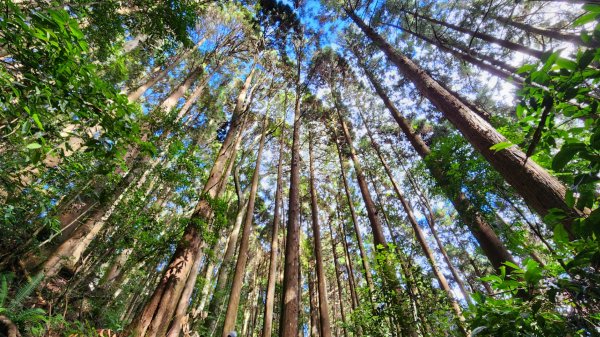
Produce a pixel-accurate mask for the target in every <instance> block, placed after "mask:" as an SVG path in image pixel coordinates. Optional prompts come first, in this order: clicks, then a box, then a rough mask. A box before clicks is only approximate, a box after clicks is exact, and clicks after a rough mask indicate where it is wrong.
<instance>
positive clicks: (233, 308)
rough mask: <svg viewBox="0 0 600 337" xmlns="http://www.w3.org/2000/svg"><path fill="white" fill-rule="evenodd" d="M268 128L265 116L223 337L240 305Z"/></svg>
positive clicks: (231, 329)
mask: <svg viewBox="0 0 600 337" xmlns="http://www.w3.org/2000/svg"><path fill="white" fill-rule="evenodd" d="M268 126H269V122H268V116H266V115H265V117H264V122H263V127H262V135H261V137H260V145H259V146H258V153H257V155H256V167H255V168H254V174H253V175H252V187H250V197H249V198H248V206H247V207H246V216H245V219H244V227H242V237H241V241H240V249H239V251H238V258H237V262H236V265H235V273H234V276H233V283H232V285H231V292H230V294H229V303H228V304H227V312H226V314H225V323H224V324H223V333H222V335H223V337H227V336H228V334H229V332H230V331H233V330H235V329H234V328H235V321H236V318H237V312H238V307H239V304H240V295H241V293H242V285H243V282H244V273H245V271H246V262H247V261H248V248H249V244H250V234H251V232H252V224H253V223H254V204H255V201H256V192H257V191H258V182H259V180H260V164H261V160H262V154H263V148H264V145H265V137H266V133H267V129H268Z"/></svg>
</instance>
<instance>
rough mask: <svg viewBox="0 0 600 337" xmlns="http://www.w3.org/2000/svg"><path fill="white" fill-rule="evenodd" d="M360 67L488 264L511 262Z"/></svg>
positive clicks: (468, 203)
mask: <svg viewBox="0 0 600 337" xmlns="http://www.w3.org/2000/svg"><path fill="white" fill-rule="evenodd" d="M363 70H364V71H365V74H366V75H367V77H368V78H369V80H370V82H371V84H372V85H373V87H374V88H375V91H376V92H377V94H378V95H379V96H380V97H381V99H382V100H383V102H384V104H385V106H386V107H387V108H388V110H389V111H390V113H391V114H392V117H394V119H395V120H396V122H397V123H398V125H399V126H400V129H401V130H402V131H403V132H404V134H405V135H406V137H407V138H408V140H409V141H410V143H411V144H412V146H413V147H414V148H415V150H416V151H417V153H418V154H419V155H420V156H421V158H423V159H424V160H425V164H426V165H427V167H428V168H429V171H430V172H431V175H432V176H433V178H434V179H435V180H436V182H437V183H438V184H439V186H440V187H441V188H442V189H443V190H444V192H445V194H446V196H447V197H448V198H449V199H450V201H452V203H453V205H454V208H455V209H456V211H457V212H458V214H459V215H460V217H461V219H462V220H463V221H464V222H465V224H466V225H467V226H468V227H469V229H470V230H471V233H473V236H474V237H475V238H476V239H477V242H479V245H480V246H481V248H482V250H483V252H484V253H485V255H486V256H487V257H488V259H489V260H490V262H491V263H492V265H493V266H494V267H495V268H496V269H498V268H500V267H501V266H502V265H503V263H504V262H505V261H510V262H513V263H514V259H513V258H512V255H511V254H510V253H509V252H508V249H506V247H505V246H504V244H503V243H502V241H500V238H498V236H497V235H496V233H495V232H494V230H493V228H492V227H491V226H490V225H489V224H488V223H487V222H486V221H485V219H484V217H483V215H481V214H480V213H479V212H478V211H477V209H476V208H475V206H473V205H472V204H471V203H470V202H469V200H468V199H467V197H466V196H465V195H464V193H462V192H461V191H456V190H455V189H454V188H453V187H452V184H451V181H450V178H449V177H447V176H446V174H445V173H444V171H443V170H442V169H440V168H439V166H438V163H436V162H433V161H431V160H428V159H427V157H428V156H429V154H430V153H431V150H430V149H429V146H427V144H425V142H424V141H423V139H422V138H421V137H420V136H419V135H418V134H416V133H415V131H414V130H413V129H412V127H411V125H410V123H409V122H408V120H407V119H406V118H405V117H404V116H402V114H401V113H400V111H399V110H398V109H397V108H396V106H395V105H394V104H393V103H392V101H391V100H390V98H389V97H388V96H387V94H386V93H385V91H384V90H383V88H382V87H381V85H380V84H379V83H378V82H377V81H376V80H375V78H374V76H373V74H372V73H371V72H370V71H369V70H368V69H367V68H366V67H364V65H363Z"/></svg>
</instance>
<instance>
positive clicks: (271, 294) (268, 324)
mask: <svg viewBox="0 0 600 337" xmlns="http://www.w3.org/2000/svg"><path fill="white" fill-rule="evenodd" d="M284 139H285V128H284V127H283V126H282V129H281V135H280V137H279V159H278V163H277V187H276V189H275V199H274V200H275V207H274V210H273V222H272V225H271V226H272V227H271V252H270V254H269V276H268V280H267V294H266V299H265V308H264V315H263V327H262V337H271V334H272V331H273V304H274V303H275V282H276V277H277V263H278V259H277V256H278V250H279V221H280V219H281V210H280V204H281V203H282V202H283V200H282V199H283V143H284Z"/></svg>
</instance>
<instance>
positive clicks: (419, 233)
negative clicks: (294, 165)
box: [361, 113, 469, 336]
mask: <svg viewBox="0 0 600 337" xmlns="http://www.w3.org/2000/svg"><path fill="white" fill-rule="evenodd" d="M361 118H362V120H363V124H364V125H365V127H366V129H367V135H368V136H369V140H370V141H371V146H372V147H373V149H374V150H375V153H376V154H377V157H378V158H379V161H380V162H381V165H382V166H383V168H384V170H385V173H386V174H387V176H388V179H389V180H390V182H391V183H392V187H393V189H394V192H395V193H396V197H397V198H398V200H399V201H400V204H402V208H403V209H404V212H405V213H406V217H407V218H408V222H409V223H410V225H411V227H412V229H413V231H414V233H415V236H416V237H417V241H418V242H419V245H420V246H421V249H423V253H425V257H426V258H427V260H428V261H429V264H430V265H431V269H432V271H433V274H434V275H435V277H436V278H437V280H438V283H439V285H440V288H442V290H444V292H446V296H448V299H449V300H450V304H451V306H452V309H453V310H454V313H455V314H456V318H457V319H458V326H459V328H460V330H461V333H462V334H463V335H465V336H466V335H469V333H468V332H467V331H466V329H465V327H464V321H465V318H464V316H463V314H462V310H461V309H460V306H459V305H458V302H457V301H456V299H455V298H454V295H453V294H452V289H450V285H449V284H448V280H446V277H445V276H444V274H443V273H442V271H441V270H440V268H439V266H438V264H437V261H436V259H435V256H434V255H433V252H432V251H431V248H430V247H429V244H428V243H427V239H426V238H425V233H423V230H422V229H421V226H419V224H418V222H417V218H416V217H415V215H414V211H413V209H412V206H411V205H410V204H409V203H408V200H406V198H405V197H404V193H403V192H402V190H401V189H400V185H398V183H397V182H396V179H395V178H394V174H393V173H392V170H391V169H390V166H389V165H388V163H387V161H386V160H385V158H384V157H383V154H382V153H381V149H380V147H379V144H377V143H376V142H375V139H374V138H373V134H372V133H371V130H370V129H369V126H368V125H367V122H366V120H365V118H364V116H362V113H361Z"/></svg>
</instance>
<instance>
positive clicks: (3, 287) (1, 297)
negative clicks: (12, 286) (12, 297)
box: [0, 274, 8, 308]
mask: <svg viewBox="0 0 600 337" xmlns="http://www.w3.org/2000/svg"><path fill="white" fill-rule="evenodd" d="M0 278H1V280H0V308H2V307H4V301H6V297H7V296H8V280H6V275H4V274H2V275H0Z"/></svg>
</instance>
